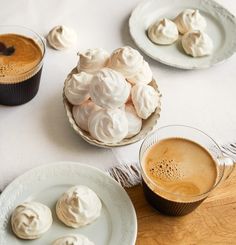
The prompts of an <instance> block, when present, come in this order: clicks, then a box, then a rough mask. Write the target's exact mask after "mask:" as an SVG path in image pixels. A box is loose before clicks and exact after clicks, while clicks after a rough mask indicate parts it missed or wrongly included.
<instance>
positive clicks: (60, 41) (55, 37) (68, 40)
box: [47, 25, 77, 50]
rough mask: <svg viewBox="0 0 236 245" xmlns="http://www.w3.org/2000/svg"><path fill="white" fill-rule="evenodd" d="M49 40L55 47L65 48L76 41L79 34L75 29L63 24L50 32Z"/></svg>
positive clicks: (58, 48)
mask: <svg viewBox="0 0 236 245" xmlns="http://www.w3.org/2000/svg"><path fill="white" fill-rule="evenodd" d="M47 40H48V42H49V44H50V45H51V46H52V47H53V48H55V49H57V50H63V49H67V48H70V47H71V46H73V45H74V44H75V43H76V40H77V35H76V33H75V31H74V30H72V29H71V28H69V27H66V26H64V25H62V26H56V27H54V28H53V29H52V30H51V31H50V32H49V33H48V36H47Z"/></svg>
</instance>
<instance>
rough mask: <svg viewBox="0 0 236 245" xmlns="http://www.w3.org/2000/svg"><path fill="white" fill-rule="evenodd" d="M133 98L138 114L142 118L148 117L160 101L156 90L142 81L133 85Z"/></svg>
mask: <svg viewBox="0 0 236 245" xmlns="http://www.w3.org/2000/svg"><path fill="white" fill-rule="evenodd" d="M131 98H132V101H133V104H134V107H135V110H136V112H137V114H138V116H139V117H141V118H142V119H147V118H148V117H149V116H150V115H151V114H152V113H153V112H154V111H155V109H156V108H157V106H158V103H159V95H158V93H157V92H156V90H155V89H154V88H153V87H151V86H149V85H145V84H141V83H139V84H136V85H135V86H133V87H132V90H131Z"/></svg>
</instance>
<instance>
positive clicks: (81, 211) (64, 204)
mask: <svg viewBox="0 0 236 245" xmlns="http://www.w3.org/2000/svg"><path fill="white" fill-rule="evenodd" d="M101 209H102V203H101V201H100V199H99V198H98V196H97V194H96V193H95V192H94V191H93V190H91V189H90V188H88V187H87V186H83V185H77V186H73V187H71V188H70V189H69V190H68V191H66V192H65V193H64V194H63V195H62V196H61V197H60V198H59V200H58V201H57V204H56V213H57V217H58V218H59V219H60V220H61V221H62V222H63V223H64V224H65V225H67V226H69V227H73V228H78V227H81V226H85V225H88V224H90V223H92V222H93V221H95V220H96V219H97V218H98V217H99V216H100V213H101Z"/></svg>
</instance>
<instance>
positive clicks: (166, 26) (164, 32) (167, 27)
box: [148, 18, 179, 45]
mask: <svg viewBox="0 0 236 245" xmlns="http://www.w3.org/2000/svg"><path fill="white" fill-rule="evenodd" d="M148 37H149V38H150V40H151V41H152V42H154V43H156V44H161V45H170V44H172V43H174V42H175V41H176V40H177V39H178V37H179V32H178V29H177V26H176V24H175V23H174V22H173V21H171V20H169V19H166V18H164V19H162V20H160V21H157V22H155V23H154V24H152V25H151V26H150V27H149V28H148Z"/></svg>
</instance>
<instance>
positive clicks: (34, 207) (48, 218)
mask: <svg viewBox="0 0 236 245" xmlns="http://www.w3.org/2000/svg"><path fill="white" fill-rule="evenodd" d="M52 221H53V220H52V213H51V210H50V209H49V208H48V207H47V206H45V205H43V204H42V203H38V202H25V203H23V204H21V205H19V206H17V207H16V209H15V210H14V211H13V213H12V216H11V226H12V230H13V232H14V233H15V234H16V236H18V237H19V238H22V239H27V240H32V239H36V238H39V237H41V236H42V235H43V234H44V233H45V232H46V231H48V230H49V228H50V227H51V225H52Z"/></svg>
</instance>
